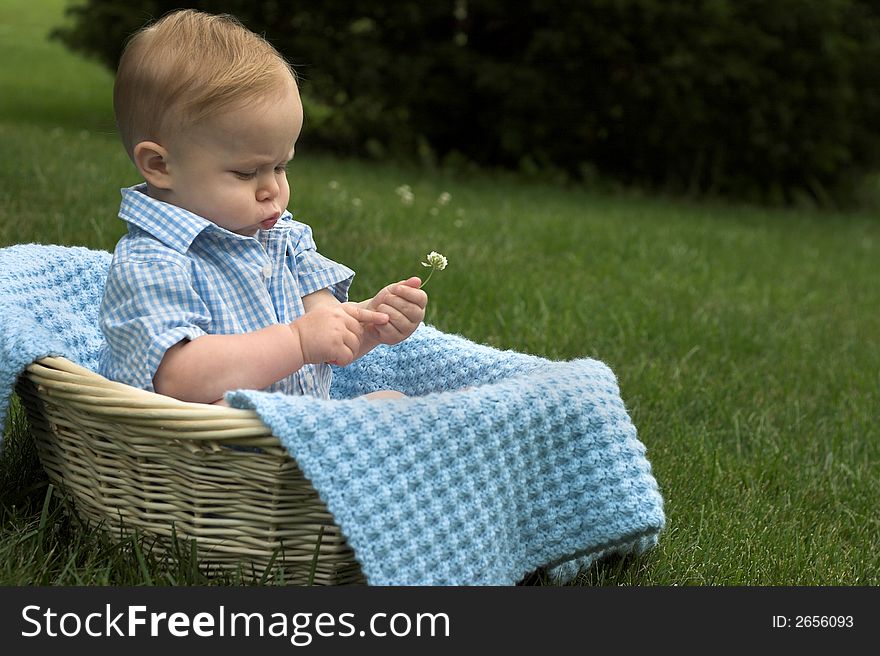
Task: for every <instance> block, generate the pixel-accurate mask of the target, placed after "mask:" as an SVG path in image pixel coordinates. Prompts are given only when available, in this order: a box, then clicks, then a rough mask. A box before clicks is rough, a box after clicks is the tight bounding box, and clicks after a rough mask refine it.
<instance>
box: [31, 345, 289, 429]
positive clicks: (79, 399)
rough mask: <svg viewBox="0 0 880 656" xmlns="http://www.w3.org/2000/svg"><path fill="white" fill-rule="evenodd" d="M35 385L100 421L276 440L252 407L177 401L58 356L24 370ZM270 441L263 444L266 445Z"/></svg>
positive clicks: (47, 358) (34, 363)
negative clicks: (231, 406)
mask: <svg viewBox="0 0 880 656" xmlns="http://www.w3.org/2000/svg"><path fill="white" fill-rule="evenodd" d="M25 375H26V376H27V377H28V378H29V379H30V381H31V382H32V383H34V385H36V386H37V388H38V389H41V390H43V391H44V393H47V394H49V395H51V397H52V398H53V399H56V400H57V401H63V402H67V403H69V404H71V405H73V406H76V407H78V408H80V409H82V410H84V411H86V412H87V413H88V414H89V415H91V416H92V417H95V418H96V419H98V418H100V420H103V421H114V420H115V421H123V422H126V423H128V422H130V421H132V420H134V422H135V423H140V424H141V425H143V426H144V427H147V426H152V425H157V426H158V425H161V427H162V433H163V435H165V436H168V437H174V438H184V439H196V440H206V439H207V440H217V439H218V437H219V438H220V439H221V440H222V439H224V438H223V435H224V434H225V435H226V436H227V437H228V439H230V440H233V441H239V442H240V441H241V438H242V437H250V438H251V439H253V438H260V437H270V438H271V440H272V443H274V445H276V446H277V445H278V438H277V437H275V436H274V435H272V433H271V431H270V429H269V428H268V427H267V426H266V424H265V423H263V421H262V420H261V419H260V416H259V415H258V414H257V413H256V411H254V410H247V409H244V408H230V407H228V406H221V405H213V404H207V403H194V402H189V401H181V400H179V399H175V398H173V397H170V396H165V395H163V394H158V393H156V392H150V391H147V390H143V389H138V388H136V387H132V386H131V385H127V384H125V383H120V382H117V381H113V380H109V379H107V378H105V377H104V376H101V375H100V374H98V373H96V372H94V371H92V370H91V369H87V368H85V367H83V366H81V365H79V364H76V363H75V362H72V361H71V360H69V359H67V358H65V357H63V356H45V357H42V358H38V359H37V360H35V361H34V362H32V363H31V364H29V365H28V366H27V367H26V369H25ZM268 444H269V443H268V442H267V445H268Z"/></svg>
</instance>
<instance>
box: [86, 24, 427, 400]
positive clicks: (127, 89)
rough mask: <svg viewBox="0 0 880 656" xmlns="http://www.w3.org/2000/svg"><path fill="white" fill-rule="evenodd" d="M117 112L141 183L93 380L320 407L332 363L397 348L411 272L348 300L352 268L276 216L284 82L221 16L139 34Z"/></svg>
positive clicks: (298, 106) (115, 267)
mask: <svg viewBox="0 0 880 656" xmlns="http://www.w3.org/2000/svg"><path fill="white" fill-rule="evenodd" d="M114 108H115V111H116V120H117V124H118V127H119V132H120V134H121V137H122V141H123V144H124V146H125V148H126V150H127V152H128V154H129V156H130V157H131V160H132V161H133V162H134V164H135V166H136V167H137V169H138V171H139V172H140V174H141V175H142V176H143V179H144V181H145V182H144V183H143V184H140V185H137V186H134V187H131V188H129V189H123V190H122V204H121V207H120V211H119V216H120V217H121V218H122V219H123V220H124V221H126V222H127V223H128V234H126V235H125V236H124V237H123V238H122V239H121V240H120V241H119V243H118V245H117V246H116V250H115V252H114V255H113V262H112V264H111V266H110V271H109V274H108V278H107V283H106V288H105V292H104V298H103V301H102V303H101V329H102V330H103V332H104V335H105V337H106V345H105V346H104V347H103V349H102V351H101V353H100V364H99V371H100V373H102V374H103V375H104V376H106V377H108V378H111V379H114V380H118V381H121V382H124V383H127V384H129V385H133V386H136V387H140V388H143V389H147V390H152V391H155V392H158V393H160V394H165V395H168V396H172V397H175V398H178V399H181V400H185V401H193V402H202V403H222V398H223V394H224V393H225V392H227V391H229V390H233V389H239V388H246V389H265V390H267V391H282V392H285V393H289V394H309V395H314V396H317V397H321V398H327V397H328V395H329V390H330V378H331V370H330V367H329V364H337V365H346V364H349V363H351V362H352V361H353V360H355V359H357V358H359V357H361V356H362V355H364V354H365V353H367V352H368V351H370V350H371V349H372V348H374V347H375V346H376V345H378V344H396V343H398V342H400V341H402V340H404V339H406V338H407V337H408V336H409V335H411V334H412V333H413V331H414V330H415V329H416V327H417V326H418V325H419V324H420V323H421V321H422V320H423V319H424V316H425V306H426V304H427V300H428V299H427V295H426V294H425V292H424V291H422V290H421V289H419V285H420V284H421V281H420V280H419V278H415V277H413V278H409V279H408V280H403V281H400V282H398V283H394V284H391V285H388V286H387V287H385V288H384V289H382V290H381V291H380V292H379V293H378V294H376V296H374V297H373V298H371V299H368V300H366V301H363V302H360V303H352V302H347V296H348V289H349V286H350V285H351V281H352V278H353V277H354V272H352V271H351V270H350V269H348V268H347V267H345V266H342V265H341V264H338V263H336V262H333V261H332V260H329V259H328V258H326V257H324V256H322V255H320V254H319V253H318V252H317V250H316V247H315V243H314V241H313V239H312V232H311V229H310V228H309V227H308V226H307V225H305V224H303V223H299V222H297V221H294V220H293V219H292V217H291V215H290V213H289V212H287V210H286V208H287V203H288V200H289V198H290V188H289V187H288V182H287V177H286V173H285V167H286V166H287V164H288V162H290V160H291V159H292V158H293V156H294V149H295V146H296V141H297V138H298V137H299V133H300V130H301V128H302V123H303V109H302V103H301V102H300V98H299V91H298V88H297V84H296V79H295V76H294V73H293V71H292V69H291V68H290V66H289V65H288V63H287V62H286V61H285V60H284V58H283V57H282V56H281V55H280V54H279V53H278V52H277V51H276V50H275V49H274V48H273V47H272V46H271V45H270V44H269V43H268V42H267V41H266V40H264V39H263V38H261V37H259V36H257V35H256V34H254V33H253V32H250V31H249V30H247V29H245V28H244V27H243V26H242V25H241V24H240V23H239V22H238V21H236V20H235V19H234V18H232V17H229V16H214V15H209V14H205V13H201V12H197V11H192V10H184V11H177V12H174V13H171V14H169V15H167V16H166V17H164V18H162V19H161V20H160V21H158V22H157V23H155V24H153V25H151V26H149V27H147V28H145V29H143V30H141V31H140V32H138V33H137V34H136V35H135V36H134V37H133V38H132V39H131V40H130V41H129V43H128V44H127V46H126V49H125V51H124V53H123V55H122V58H121V60H120V63H119V69H118V72H117V77H116V85H115V88H114ZM328 363H329V364H328ZM394 395H395V393H394V392H390V391H389V392H387V393H378V394H377V396H379V397H388V396H394Z"/></svg>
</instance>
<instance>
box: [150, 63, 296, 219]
mask: <svg viewBox="0 0 880 656" xmlns="http://www.w3.org/2000/svg"><path fill="white" fill-rule="evenodd" d="M288 82H289V83H288V84H287V89H285V90H284V91H283V93H280V94H279V95H278V96H277V97H274V98H270V99H265V100H261V101H259V102H256V103H254V104H252V105H249V106H245V107H239V108H236V109H231V110H229V111H226V112H224V113H222V114H219V115H217V116H214V117H211V118H209V119H208V120H206V121H204V122H202V123H200V124H198V125H196V126H194V127H193V128H192V129H191V130H189V131H188V132H187V133H186V134H184V135H182V136H180V137H178V138H177V139H175V140H174V141H173V142H172V143H170V144H167V146H166V147H167V149H168V161H167V165H168V171H169V173H170V175H171V179H172V188H171V189H170V190H169V193H168V194H167V196H166V200H168V201H169V202H171V203H173V204H175V205H177V206H179V207H182V208H184V209H187V210H189V211H191V212H194V213H196V214H198V215H199V216H202V217H204V218H206V219H208V220H210V221H213V222H214V223H216V224H217V225H219V226H220V227H222V228H226V229H227V230H229V231H231V232H237V233H238V234H241V235H247V236H252V235H254V234H255V233H256V232H257V230H260V229H263V230H268V229H270V228H271V227H272V226H274V225H275V222H276V221H277V220H278V217H279V216H280V215H281V213H282V212H284V210H285V209H286V208H287V202H288V201H289V200H290V187H289V186H288V183H287V175H286V173H285V167H286V166H287V163H288V162H289V161H290V160H291V159H292V158H293V153H294V147H295V145H296V140H297V138H298V137H299V133H300V130H301V129H302V123H303V110H302V103H301V102H300V98H299V93H298V91H297V89H296V85H295V84H294V82H293V81H292V80H289V81H288Z"/></svg>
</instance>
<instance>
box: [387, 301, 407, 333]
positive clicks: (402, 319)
mask: <svg viewBox="0 0 880 656" xmlns="http://www.w3.org/2000/svg"><path fill="white" fill-rule="evenodd" d="M379 309H380V310H381V311H382V312H384V313H385V314H387V315H388V317H389V319H388V324H387V326H384V327H385V328H394V329H395V330H398V331H399V330H400V329H401V328H403V327H404V326H405V325H406V324H409V323H411V321H410V319H409V317H407V315H406V314H405V313H404V312H402V311H401V310H400V309H399V308H396V307H394V306H393V305H388V304H385V303H383V304H382V305H380V306H379Z"/></svg>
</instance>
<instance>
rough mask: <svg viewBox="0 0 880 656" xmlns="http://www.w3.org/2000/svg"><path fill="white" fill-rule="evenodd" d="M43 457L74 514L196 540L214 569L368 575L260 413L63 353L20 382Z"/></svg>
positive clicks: (312, 576)
mask: <svg viewBox="0 0 880 656" xmlns="http://www.w3.org/2000/svg"><path fill="white" fill-rule="evenodd" d="M16 391H17V392H18V395H19V396H20V397H21V400H22V403H23V405H24V407H25V410H26V413H27V416H28V420H29V422H30V425H31V429H32V432H33V435H34V437H35V439H36V442H37V449H38V453H39V456H40V460H41V462H42V464H43V466H44V467H45V469H46V471H47V472H48V475H49V478H50V480H51V481H52V482H53V483H54V484H56V485H57V486H59V487H60V488H62V489H63V490H65V491H66V493H67V494H68V495H69V496H70V497H71V498H72V500H73V502H74V507H75V508H76V510H77V512H78V513H79V514H80V516H81V517H83V518H84V519H87V520H90V521H92V522H96V523H98V524H100V525H101V526H103V527H104V528H105V529H113V530H115V531H118V530H119V529H120V527H121V529H122V531H123V532H124V533H131V532H133V531H135V530H137V531H138V532H139V533H140V534H142V535H149V536H152V537H154V538H155V539H156V547H157V548H158V549H166V548H168V546H169V545H170V543H171V538H172V536H173V535H175V534H176V536H177V537H178V538H185V539H191V540H194V541H195V542H196V545H197V549H198V556H199V562H200V563H201V564H203V565H207V566H208V567H211V568H238V567H243V568H244V569H245V571H248V572H249V571H251V569H252V568H253V569H254V570H255V571H256V572H257V573H258V574H261V573H262V572H263V571H264V570H265V569H266V568H267V567H268V566H269V565H270V563H272V567H273V568H275V567H279V568H281V567H283V568H284V570H285V580H287V581H290V582H293V583H308V582H313V583H316V584H337V585H338V584H358V583H364V582H365V581H364V577H363V574H362V572H361V569H360V567H359V565H358V563H357V561H356V560H355V559H354V553H353V552H352V550H351V548H350V547H349V546H348V545H347V544H346V542H345V539H344V537H343V536H342V534H341V532H340V530H339V527H338V526H337V525H336V524H335V522H334V520H333V516H332V515H331V514H330V513H329V511H328V510H327V507H326V505H325V504H324V503H323V502H322V501H321V499H320V498H319V497H318V494H317V492H316V491H315V489H314V488H313V487H312V485H311V483H310V482H309V481H308V480H307V479H306V478H305V477H304V476H303V474H302V472H301V471H300V469H299V467H297V464H296V462H294V460H293V459H291V457H290V455H289V454H288V452H287V451H286V450H285V449H284V448H283V447H282V446H281V444H280V442H279V441H278V439H277V438H276V437H274V436H273V435H272V434H271V432H270V431H269V429H268V428H267V427H266V426H265V425H264V424H263V423H262V422H261V421H260V419H259V418H258V417H257V415H256V413H254V412H252V411H247V410H240V409H234V408H226V407H221V406H212V405H203V404H197V403H185V402H182V401H177V400H176V399H172V398H169V397H166V396H161V395H158V394H153V393H151V392H147V391H144V390H139V389H135V388H133V387H130V386H128V385H124V384H122V383H116V382H112V381H109V380H107V379H105V378H103V377H101V376H99V375H98V374H96V373H94V372H92V371H89V370H88V369H84V368H83V367H80V366H78V365H76V364H74V363H72V362H71V361H69V360H67V359H65V358H58V357H47V358H43V359H41V360H38V361H37V362H35V363H33V364H32V365H30V366H29V367H28V368H27V371H26V372H25V373H24V374H23V375H22V376H21V378H20V379H19V381H18V385H17V388H16Z"/></svg>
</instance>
